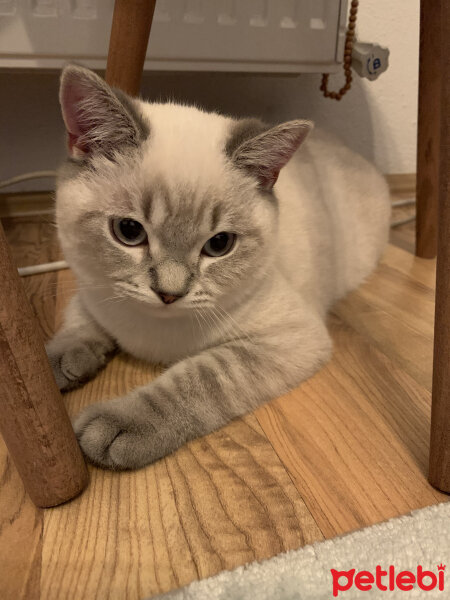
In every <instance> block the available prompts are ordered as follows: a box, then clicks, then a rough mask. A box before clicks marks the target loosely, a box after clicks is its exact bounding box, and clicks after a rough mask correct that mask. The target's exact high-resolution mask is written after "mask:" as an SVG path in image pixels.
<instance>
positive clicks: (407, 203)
mask: <svg viewBox="0 0 450 600" xmlns="http://www.w3.org/2000/svg"><path fill="white" fill-rule="evenodd" d="M415 203H416V199H415V198H405V200H396V201H395V202H393V203H392V206H393V207H394V208H397V207H398V206H410V205H411V204H415Z"/></svg>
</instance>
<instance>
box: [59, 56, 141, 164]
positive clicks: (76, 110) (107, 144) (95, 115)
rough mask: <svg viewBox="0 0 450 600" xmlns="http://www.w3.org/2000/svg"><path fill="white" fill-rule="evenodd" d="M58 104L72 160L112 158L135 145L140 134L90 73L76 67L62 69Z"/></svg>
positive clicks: (116, 100)
mask: <svg viewBox="0 0 450 600" xmlns="http://www.w3.org/2000/svg"><path fill="white" fill-rule="evenodd" d="M129 100H130V101H131V99H129ZM59 101H60V104H61V110H62V116H63V119H64V123H65V126H66V130H67V144H68V150H69V154H70V156H71V157H72V158H75V159H83V158H88V157H89V156H91V155H93V154H96V153H97V154H98V153H100V154H103V155H106V156H109V157H111V156H113V155H114V152H115V151H116V150H118V149H119V148H120V147H121V146H123V145H128V146H137V145H138V143H139V133H140V132H139V128H138V127H137V125H136V123H135V122H134V120H133V118H132V116H131V115H130V113H129V112H128V111H127V110H126V108H125V106H124V104H123V103H122V102H121V101H120V100H119V98H118V97H117V95H116V94H115V93H114V91H113V90H112V89H111V88H110V87H109V85H108V84H107V83H106V82H105V81H103V79H101V77H99V76H98V75H96V74H95V73H94V72H93V71H90V70H89V69H86V68H84V67H80V66H78V65H69V66H67V67H65V68H64V70H63V72H62V75H61V84H60V91H59Z"/></svg>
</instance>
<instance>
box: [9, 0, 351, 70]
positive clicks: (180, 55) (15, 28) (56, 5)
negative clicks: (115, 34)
mask: <svg viewBox="0 0 450 600" xmlns="http://www.w3.org/2000/svg"><path fill="white" fill-rule="evenodd" d="M131 1H132V0H130V2H131ZM112 11H113V0H0V67H15V68H17V67H27V68H30V67H32V68H33V67H36V68H59V67H61V66H62V65H63V64H64V63H65V62H67V61H69V60H75V61H79V62H81V63H83V64H85V65H86V66H90V67H92V68H104V67H105V65H106V54H107V50H108V41H109V32H110V29H111V20H112ZM346 20H347V0H158V1H157V4H156V11H155V17H154V21H153V26H152V31H151V35H150V43H149V48H148V53H147V60H146V62H145V68H146V69H152V70H165V71H184V70H191V71H246V72H260V71H263V72H267V73H275V72H279V73H300V72H332V71H335V70H337V69H338V68H339V65H340V63H341V61H342V56H343V49H344V36H345V28H346Z"/></svg>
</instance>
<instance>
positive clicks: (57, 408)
mask: <svg viewBox="0 0 450 600" xmlns="http://www.w3.org/2000/svg"><path fill="white" fill-rule="evenodd" d="M0 273H1V279H2V282H1V285H0V396H1V403H2V404H1V406H2V408H1V418H0V430H1V433H2V435H3V438H4V440H5V442H6V445H7V447H8V451H9V454H10V456H11V458H12V460H13V461H14V463H15V465H16V467H17V470H18V471H19V473H20V476H21V477H22V480H23V483H24V486H25V489H26V491H27V492H28V494H29V495H30V497H31V499H32V500H33V502H34V503H35V504H36V505H37V506H40V507H49V506H55V505H56V504H61V503H62V502H65V501H66V500H70V499H71V498H73V497H74V496H76V495H78V494H79V493H80V492H81V491H82V490H83V489H84V487H85V486H86V484H87V480H88V477H87V470H86V466H85V464H84V460H83V457H82V454H81V450H80V448H79V446H78V444H77V440H76V438H75V434H74V432H73V429H72V426H71V423H70V420H69V417H68V415H67V412H66V410H65V408H64V404H63V401H62V398H61V395H60V393H59V390H58V388H57V387H56V383H55V380H54V378H53V373H52V371H51V368H50V365H49V363H48V360H47V356H46V353H45V349H44V345H43V343H42V339H41V336H40V332H39V329H38V325H37V323H36V319H35V317H34V315H33V312H32V310H31V307H30V305H29V303H28V299H27V297H26V295H25V292H24V290H23V287H22V283H21V281H20V278H19V275H18V273H17V268H16V267H15V266H14V263H13V261H12V259H11V255H10V253H9V248H8V244H7V242H6V238H5V234H4V231H3V227H2V225H1V224H0Z"/></svg>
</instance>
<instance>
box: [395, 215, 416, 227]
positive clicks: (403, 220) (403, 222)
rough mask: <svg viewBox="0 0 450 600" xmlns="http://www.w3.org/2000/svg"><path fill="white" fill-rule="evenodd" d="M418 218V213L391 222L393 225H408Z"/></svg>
mask: <svg viewBox="0 0 450 600" xmlns="http://www.w3.org/2000/svg"><path fill="white" fill-rule="evenodd" d="M415 220H416V215H413V216H412V217H406V219H400V220H399V221H394V222H393V223H391V227H398V226H399V225H406V223H411V222H412V221H415Z"/></svg>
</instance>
